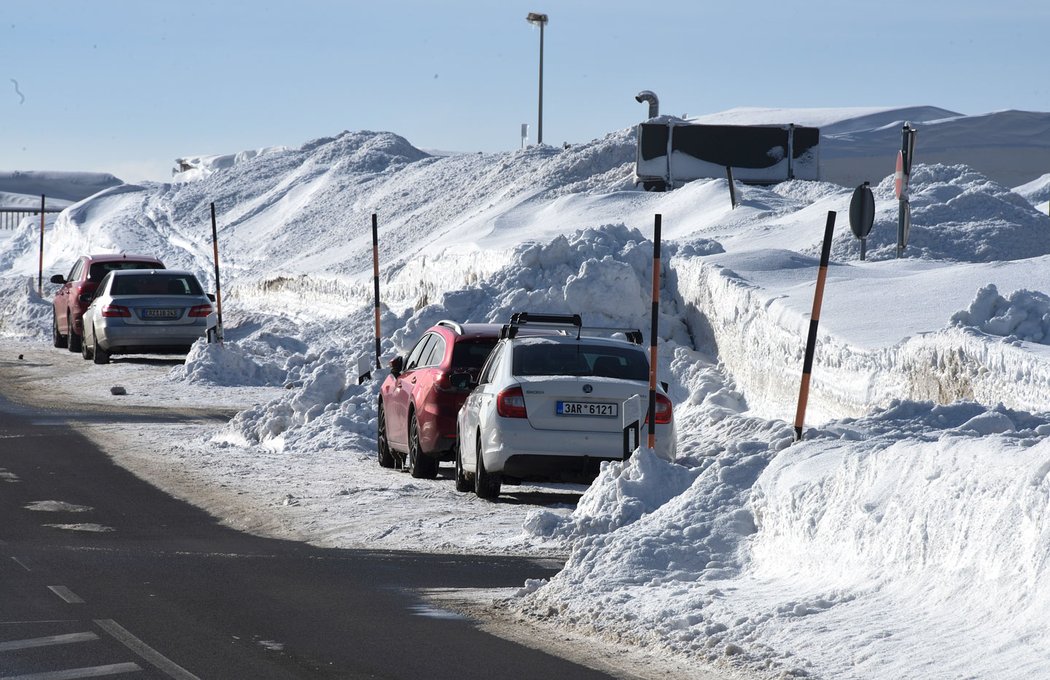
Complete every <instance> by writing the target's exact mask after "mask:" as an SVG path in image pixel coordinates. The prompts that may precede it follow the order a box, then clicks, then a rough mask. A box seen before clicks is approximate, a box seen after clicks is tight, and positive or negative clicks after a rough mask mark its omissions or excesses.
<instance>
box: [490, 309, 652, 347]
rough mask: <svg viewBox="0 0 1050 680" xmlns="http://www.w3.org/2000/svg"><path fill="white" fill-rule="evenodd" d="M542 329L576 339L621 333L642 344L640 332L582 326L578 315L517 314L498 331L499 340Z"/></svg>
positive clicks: (637, 343)
mask: <svg viewBox="0 0 1050 680" xmlns="http://www.w3.org/2000/svg"><path fill="white" fill-rule="evenodd" d="M523 328H525V329H541V328H542V329H544V330H548V331H554V332H557V333H560V334H561V335H568V334H569V331H575V332H576V339H577V340H579V339H580V336H582V335H591V336H597V335H612V334H614V333H623V334H624V335H625V336H626V337H627V340H628V341H629V342H632V343H634V344H636V345H640V344H642V342H643V338H642V332H641V331H640V330H638V329H637V328H611V327H607V326H584V325H583V319H582V318H581V317H580V315H579V314H536V313H534V312H517V313H515V314H513V315H511V317H510V323H508V324H504V325H503V328H502V329H500V338H514V337H515V336H517V335H518V331H520V330H521V329H523Z"/></svg>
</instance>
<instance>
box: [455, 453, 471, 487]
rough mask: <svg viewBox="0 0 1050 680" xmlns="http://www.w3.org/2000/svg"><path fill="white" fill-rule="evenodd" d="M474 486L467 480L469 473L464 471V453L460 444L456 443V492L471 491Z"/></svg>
mask: <svg viewBox="0 0 1050 680" xmlns="http://www.w3.org/2000/svg"><path fill="white" fill-rule="evenodd" d="M473 488H474V485H473V484H472V483H471V480H470V479H468V478H467V473H466V472H464V471H463V451H462V450H461V449H460V447H459V443H458V442H457V443H456V491H471V490H473Z"/></svg>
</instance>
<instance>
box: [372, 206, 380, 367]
mask: <svg viewBox="0 0 1050 680" xmlns="http://www.w3.org/2000/svg"><path fill="white" fill-rule="evenodd" d="M372 284H373V287H374V289H375V314H376V368H381V365H380V363H379V338H380V334H379V217H378V216H377V215H376V214H375V213H372Z"/></svg>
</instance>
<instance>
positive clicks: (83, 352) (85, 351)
mask: <svg viewBox="0 0 1050 680" xmlns="http://www.w3.org/2000/svg"><path fill="white" fill-rule="evenodd" d="M80 356H82V357H84V359H85V360H87V359H93V358H94V357H95V353H94V352H93V351H92V350H91V346H90V345H89V344H88V343H86V342H82V343H80Z"/></svg>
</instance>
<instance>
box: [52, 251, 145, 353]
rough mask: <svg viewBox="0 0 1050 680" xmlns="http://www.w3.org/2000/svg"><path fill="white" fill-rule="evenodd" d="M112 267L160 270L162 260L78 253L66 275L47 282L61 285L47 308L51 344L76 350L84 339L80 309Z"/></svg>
mask: <svg viewBox="0 0 1050 680" xmlns="http://www.w3.org/2000/svg"><path fill="white" fill-rule="evenodd" d="M114 269H164V263H163V262H161V261H160V260H158V259H157V258H155V257H150V256H149V255H127V254H124V253H106V254H99V255H81V256H80V257H79V258H77V261H76V262H75V263H73V268H72V269H70V270H69V274H68V275H67V276H62V275H61V274H55V275H54V276H52V277H51V283H59V284H62V287H61V288H59V289H58V292H57V293H55V299H54V301H53V302H52V307H51V312H52V313H51V337H52V340H53V342H54V345H55V347H66V348H68V349H69V351H70V352H79V351H80V347H81V344H82V343H83V339H84V310H85V309H87V308H88V305H90V304H91V298H92V297H93V296H94V295H95V290H96V289H98V284H99V283H101V282H102V279H103V277H105V275H106V274H108V273H109V272H111V271H113V270H114Z"/></svg>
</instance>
